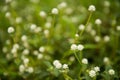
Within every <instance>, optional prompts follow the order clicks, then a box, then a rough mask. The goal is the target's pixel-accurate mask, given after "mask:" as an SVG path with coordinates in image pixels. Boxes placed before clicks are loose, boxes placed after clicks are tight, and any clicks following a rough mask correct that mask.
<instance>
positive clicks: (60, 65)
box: [53, 60, 62, 69]
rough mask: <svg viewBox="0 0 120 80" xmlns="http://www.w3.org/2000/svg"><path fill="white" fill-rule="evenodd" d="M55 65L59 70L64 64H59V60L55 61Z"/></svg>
mask: <svg viewBox="0 0 120 80" xmlns="http://www.w3.org/2000/svg"><path fill="white" fill-rule="evenodd" d="M53 65H54V66H55V68H57V69H60V68H62V64H61V63H60V62H59V60H54V61H53Z"/></svg>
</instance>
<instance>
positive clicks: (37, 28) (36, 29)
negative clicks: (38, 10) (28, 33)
mask: <svg viewBox="0 0 120 80" xmlns="http://www.w3.org/2000/svg"><path fill="white" fill-rule="evenodd" d="M40 31H42V28H41V27H36V28H35V30H34V32H35V33H39V32H40Z"/></svg>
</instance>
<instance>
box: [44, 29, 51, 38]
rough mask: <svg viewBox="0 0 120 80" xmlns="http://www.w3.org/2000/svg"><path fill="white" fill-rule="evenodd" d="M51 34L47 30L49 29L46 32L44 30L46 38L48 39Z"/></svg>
mask: <svg viewBox="0 0 120 80" xmlns="http://www.w3.org/2000/svg"><path fill="white" fill-rule="evenodd" d="M49 33H50V32H49V30H47V29H46V30H44V34H45V36H46V37H48V36H49Z"/></svg>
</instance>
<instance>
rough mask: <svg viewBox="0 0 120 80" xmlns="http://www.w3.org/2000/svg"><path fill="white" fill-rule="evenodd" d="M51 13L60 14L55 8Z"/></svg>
mask: <svg viewBox="0 0 120 80" xmlns="http://www.w3.org/2000/svg"><path fill="white" fill-rule="evenodd" d="M51 12H52V14H58V13H59V11H58V9H57V8H53V9H52V11H51Z"/></svg>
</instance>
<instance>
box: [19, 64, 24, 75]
mask: <svg viewBox="0 0 120 80" xmlns="http://www.w3.org/2000/svg"><path fill="white" fill-rule="evenodd" d="M19 71H20V72H21V73H23V72H24V71H25V66H24V65H23V64H22V65H20V66H19Z"/></svg>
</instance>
